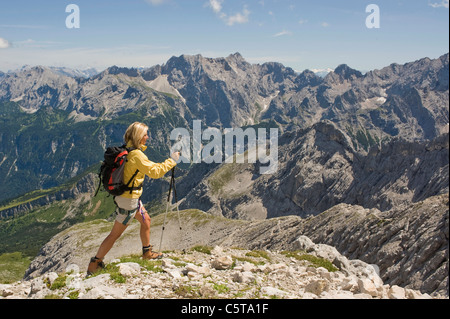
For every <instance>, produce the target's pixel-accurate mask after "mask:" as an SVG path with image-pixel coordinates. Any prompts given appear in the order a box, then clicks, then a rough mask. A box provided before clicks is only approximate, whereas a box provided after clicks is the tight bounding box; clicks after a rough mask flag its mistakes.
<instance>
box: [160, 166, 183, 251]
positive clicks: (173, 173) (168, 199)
mask: <svg viewBox="0 0 450 319" xmlns="http://www.w3.org/2000/svg"><path fill="white" fill-rule="evenodd" d="M172 188H173V193H174V196H175V201H176V203H177V212H178V225H179V227H180V230H181V229H182V228H181V220H180V211H179V209H178V200H177V192H176V188H175V167H174V168H173V169H172V178H171V179H170V186H169V194H168V195H167V206H166V214H165V215H164V222H163V227H162V231H161V240H160V242H159V251H161V247H162V241H163V235H164V230H165V229H166V218H167V213H168V212H169V206H170V195H171V194H172Z"/></svg>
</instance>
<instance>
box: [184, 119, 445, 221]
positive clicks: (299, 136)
mask: <svg viewBox="0 0 450 319" xmlns="http://www.w3.org/2000/svg"><path fill="white" fill-rule="evenodd" d="M248 152H251V150H249V151H248ZM278 153H279V159H278V162H279V164H278V169H277V170H276V172H275V173H274V174H271V175H260V174H259V173H258V171H259V165H260V164H259V163H256V164H222V165H220V166H218V167H216V168H214V169H211V170H210V171H209V172H206V173H205V171H204V167H202V166H194V167H193V168H192V169H191V170H192V172H190V173H189V174H190V175H189V178H186V179H184V180H182V181H181V182H180V183H179V186H178V187H177V190H178V192H179V196H180V198H184V201H183V202H182V203H181V207H182V208H183V209H187V208H196V209H200V210H203V211H205V212H208V213H211V214H213V215H223V216H225V217H228V218H238V219H248V220H255V219H265V218H273V217H279V216H283V215H298V216H301V217H307V216H309V215H317V214H320V213H322V212H323V211H325V210H327V209H330V208H331V207H333V206H335V205H337V204H339V203H347V204H351V205H360V206H363V207H365V208H377V209H379V210H381V211H387V210H390V209H392V208H394V207H398V206H400V205H404V204H409V203H415V202H419V201H422V200H425V199H426V198H428V197H430V196H435V195H439V194H444V193H447V192H448V190H449V186H448V185H449V179H448V178H449V162H448V157H449V139H448V134H444V135H442V136H440V137H438V138H436V139H434V140H432V141H428V142H407V141H405V140H402V139H395V140H392V141H391V142H389V143H385V144H383V145H376V146H373V147H372V148H370V150H369V152H368V154H366V155H363V154H360V153H359V152H357V151H356V150H355V148H354V147H353V144H352V142H351V140H350V138H349V137H348V136H347V135H346V134H345V133H344V132H343V131H342V130H341V129H339V128H338V127H337V125H336V124H335V123H332V122H330V121H323V122H319V123H317V124H314V125H313V126H311V127H309V128H307V129H298V130H295V131H291V132H287V133H285V134H283V135H282V136H281V137H280V138H279V147H278ZM216 185H219V187H218V186H216Z"/></svg>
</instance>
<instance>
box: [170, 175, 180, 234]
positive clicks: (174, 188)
mask: <svg viewBox="0 0 450 319" xmlns="http://www.w3.org/2000/svg"><path fill="white" fill-rule="evenodd" d="M172 180H173V183H172V187H173V196H174V197H175V203H176V205H177V214H178V227H180V230H182V228H181V218H180V209H179V208H178V197H177V189H176V187H175V167H174V168H172Z"/></svg>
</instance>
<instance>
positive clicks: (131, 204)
mask: <svg viewBox="0 0 450 319" xmlns="http://www.w3.org/2000/svg"><path fill="white" fill-rule="evenodd" d="M114 201H115V202H116V206H117V207H116V222H119V223H121V224H122V225H125V226H128V225H129V224H130V222H131V221H132V220H133V218H134V216H136V213H137V211H138V209H139V199H138V198H125V197H121V196H117V197H116V198H115V199H114Z"/></svg>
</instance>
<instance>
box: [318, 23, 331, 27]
mask: <svg viewBox="0 0 450 319" xmlns="http://www.w3.org/2000/svg"><path fill="white" fill-rule="evenodd" d="M320 25H321V26H322V27H324V28H328V27H329V26H330V24H329V23H328V22H322V23H321V24H320Z"/></svg>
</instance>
